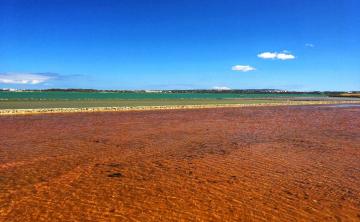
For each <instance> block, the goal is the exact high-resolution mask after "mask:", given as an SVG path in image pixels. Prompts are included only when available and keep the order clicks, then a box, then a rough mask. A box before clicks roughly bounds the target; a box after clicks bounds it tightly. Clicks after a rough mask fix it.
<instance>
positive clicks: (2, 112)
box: [0, 101, 360, 116]
mask: <svg viewBox="0 0 360 222" xmlns="http://www.w3.org/2000/svg"><path fill="white" fill-rule="evenodd" d="M327 104H360V101H287V102H282V103H257V104H208V105H163V106H124V107H84V108H36V109H0V116H6V115H31V114H51V113H54V114H55V113H89V112H119V111H147V110H178V109H209V108H240V107H263V106H296V105H327Z"/></svg>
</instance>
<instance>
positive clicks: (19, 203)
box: [0, 107, 360, 221]
mask: <svg viewBox="0 0 360 222" xmlns="http://www.w3.org/2000/svg"><path fill="white" fill-rule="evenodd" d="M0 138H1V139H0V220H2V221H99V220H105V221H109V220H110V221H111V220H113V221H118V220H126V221H128V220H130V221H132V220H133V221H136V220H140V221H151V220H153V221H160V220H236V221H341V220H342V221H360V108H358V107H345V108H332V107H259V108H226V109H205V110H168V111H145V112H119V113H82V114H81V113H76V114H50V115H28V116H3V117H0Z"/></svg>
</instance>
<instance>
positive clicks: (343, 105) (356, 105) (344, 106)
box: [325, 104, 360, 108]
mask: <svg viewBox="0 0 360 222" xmlns="http://www.w3.org/2000/svg"><path fill="white" fill-rule="evenodd" d="M325 107H337V108H348V107H359V108H360V104H334V105H326V106H325Z"/></svg>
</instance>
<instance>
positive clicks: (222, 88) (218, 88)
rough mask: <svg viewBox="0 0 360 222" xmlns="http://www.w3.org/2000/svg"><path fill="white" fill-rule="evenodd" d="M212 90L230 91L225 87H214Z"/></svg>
mask: <svg viewBox="0 0 360 222" xmlns="http://www.w3.org/2000/svg"><path fill="white" fill-rule="evenodd" d="M213 89H215V90H231V89H230V88H229V87H227V86H214V87H213Z"/></svg>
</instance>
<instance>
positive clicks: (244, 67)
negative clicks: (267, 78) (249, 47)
mask: <svg viewBox="0 0 360 222" xmlns="http://www.w3.org/2000/svg"><path fill="white" fill-rule="evenodd" d="M231 69H232V70H233V71H239V72H249V71H254V70H256V69H255V68H254V67H252V66H249V65H235V66H233V67H231Z"/></svg>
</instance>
